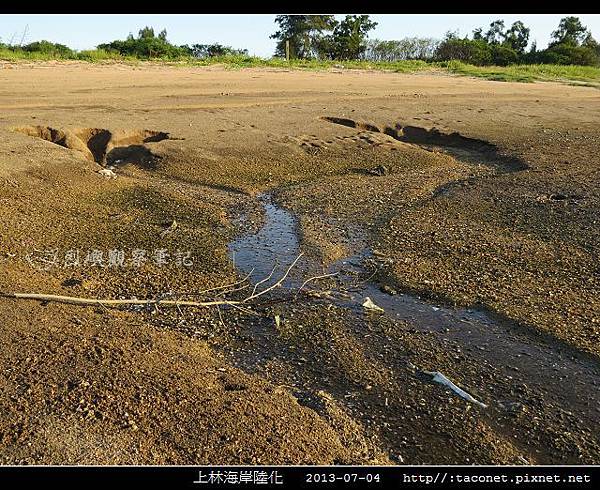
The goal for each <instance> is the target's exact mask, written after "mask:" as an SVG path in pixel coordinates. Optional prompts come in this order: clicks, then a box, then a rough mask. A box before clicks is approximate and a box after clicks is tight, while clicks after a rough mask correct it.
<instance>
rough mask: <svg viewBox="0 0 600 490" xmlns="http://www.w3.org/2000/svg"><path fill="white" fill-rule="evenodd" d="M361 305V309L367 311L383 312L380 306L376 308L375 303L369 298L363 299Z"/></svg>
mask: <svg viewBox="0 0 600 490" xmlns="http://www.w3.org/2000/svg"><path fill="white" fill-rule="evenodd" d="M362 305H363V308H365V309H367V310H371V311H379V312H384V311H385V310H384V309H383V308H382V307H381V306H377V305H376V304H375V303H373V301H371V298H369V297H368V296H367V297H366V298H365V302H364V303H363V304H362Z"/></svg>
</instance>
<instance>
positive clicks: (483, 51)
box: [434, 17, 600, 66]
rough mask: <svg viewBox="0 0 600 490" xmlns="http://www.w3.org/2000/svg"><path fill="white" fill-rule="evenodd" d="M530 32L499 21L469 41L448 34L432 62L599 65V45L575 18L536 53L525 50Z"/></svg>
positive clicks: (565, 20) (563, 23) (562, 24)
mask: <svg viewBox="0 0 600 490" xmlns="http://www.w3.org/2000/svg"><path fill="white" fill-rule="evenodd" d="M529 32H530V30H529V28H527V27H525V25H524V24H523V23H522V22H521V21H517V22H514V23H513V24H512V25H511V26H510V27H509V28H506V27H505V25H504V21H502V20H496V21H494V22H492V23H491V24H490V26H489V28H488V30H487V31H485V32H484V30H483V28H479V29H476V30H475V31H473V36H472V38H471V39H469V38H468V37H464V38H461V37H459V36H458V35H457V34H455V33H452V32H449V33H447V34H446V37H445V38H444V39H443V40H442V41H441V42H440V43H439V45H438V46H437V49H436V51H435V55H434V58H435V59H436V60H439V61H447V60H460V61H464V62H465V63H470V64H473V65H500V66H506V65H511V64H517V63H527V64H538V63H548V64H557V65H598V64H600V45H599V44H598V43H597V42H596V40H595V39H594V38H593V37H592V34H591V32H590V31H589V30H588V29H587V28H586V27H585V26H583V25H582V23H581V21H580V20H579V19H578V18H577V17H565V18H563V19H562V20H561V21H560V23H559V25H558V28H557V29H556V30H555V31H554V32H552V38H551V41H550V44H549V45H548V47H547V48H546V49H544V50H538V49H537V46H536V44H535V43H532V45H531V47H530V49H529V50H526V48H527V46H528V44H529Z"/></svg>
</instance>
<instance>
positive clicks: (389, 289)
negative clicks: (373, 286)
mask: <svg viewBox="0 0 600 490" xmlns="http://www.w3.org/2000/svg"><path fill="white" fill-rule="evenodd" d="M379 289H380V290H381V292H382V293H385V294H389V295H390V296H396V295H397V294H398V291H396V290H395V289H394V288H392V287H390V286H388V285H387V284H384V285H383V286H381V287H380V288H379Z"/></svg>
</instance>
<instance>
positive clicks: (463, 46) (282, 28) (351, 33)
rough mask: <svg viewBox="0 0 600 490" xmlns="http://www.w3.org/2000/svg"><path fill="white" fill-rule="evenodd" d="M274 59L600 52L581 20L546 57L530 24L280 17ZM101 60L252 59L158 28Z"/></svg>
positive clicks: (58, 51)
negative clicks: (436, 26) (436, 35)
mask: <svg viewBox="0 0 600 490" xmlns="http://www.w3.org/2000/svg"><path fill="white" fill-rule="evenodd" d="M275 24H276V25H277V31H276V32H275V33H274V34H272V35H271V36H270V37H271V39H275V40H276V49H275V56H277V57H288V56H289V58H290V59H305V60H310V59H316V60H341V61H343V60H366V61H374V62H393V61H399V60H426V61H449V60H459V61H463V62H465V63H470V64H473V65H501V66H506V65H511V64H524V63H527V64H542V63H548V64H559V65H600V44H599V43H598V42H597V41H596V40H595V39H594V38H593V37H592V34H591V32H590V31H589V30H588V29H587V27H585V26H584V25H583V24H582V23H581V21H580V19H579V18H577V17H565V18H563V19H561V21H560V23H559V25H558V28H557V29H556V30H555V31H554V32H552V37H551V41H550V43H549V45H548V46H547V47H546V48H545V49H542V50H539V49H538V48H537V46H536V44H535V42H534V43H532V44H531V45H530V43H529V35H530V29H529V28H528V27H526V26H525V25H524V24H523V22H521V21H517V22H514V23H513V24H512V25H510V26H509V27H507V26H505V24H504V21H503V20H495V21H494V22H492V23H491V24H490V25H489V26H488V27H487V29H484V28H478V29H475V30H474V31H473V33H472V35H471V37H469V36H464V37H460V36H459V35H458V34H457V33H454V32H448V33H447V34H446V35H445V37H444V38H443V39H441V40H436V39H431V38H418V37H410V38H405V39H400V40H389V41H384V40H379V39H369V33H370V32H371V31H372V30H373V29H375V27H376V26H377V23H376V22H374V21H373V20H371V18H370V16H369V15H346V16H345V17H344V18H343V19H342V20H337V19H336V18H335V16H333V15H277V16H276V17H275ZM0 49H4V50H13V51H21V52H24V53H41V54H43V55H47V56H48V57H57V58H77V57H78V53H77V52H75V51H73V50H71V49H70V48H69V47H67V46H65V45H63V44H58V43H52V42H49V41H36V42H32V43H30V44H27V45H24V46H20V45H6V44H2V43H1V42H0ZM97 49H98V50H100V51H99V52H100V53H107V54H108V55H109V56H110V55H118V56H123V57H135V58H140V59H151V58H162V59H181V58H190V57H193V58H199V59H206V58H214V57H220V56H248V50H246V49H234V48H232V47H230V46H224V45H222V44H219V43H214V44H193V45H191V46H190V45H181V46H177V45H175V44H173V43H171V42H169V41H168V39H167V31H166V30H164V29H163V30H162V31H160V32H159V33H158V35H157V34H155V32H154V29H153V28H152V27H144V28H143V29H141V30H140V31H139V32H138V34H137V36H134V35H133V34H130V35H129V36H128V37H127V38H126V39H125V40H115V41H112V42H109V43H103V44H99V45H98V46H97Z"/></svg>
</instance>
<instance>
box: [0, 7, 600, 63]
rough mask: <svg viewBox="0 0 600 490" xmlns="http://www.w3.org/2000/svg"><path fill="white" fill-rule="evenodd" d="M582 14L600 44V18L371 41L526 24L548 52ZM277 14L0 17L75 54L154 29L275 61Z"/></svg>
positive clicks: (459, 23)
mask: <svg viewBox="0 0 600 490" xmlns="http://www.w3.org/2000/svg"><path fill="white" fill-rule="evenodd" d="M567 15H577V16H578V17H579V18H581V20H582V22H583V24H584V25H586V26H587V27H588V28H589V29H590V30H591V31H592V33H593V34H594V35H595V37H596V39H598V40H600V14H581V15H578V14H564V15H556V14H526V15H503V14H473V15H467V14H444V15H441V14H385V15H373V16H372V18H373V19H374V20H375V21H377V22H378V23H379V25H378V26H377V28H376V29H375V31H373V32H372V33H371V37H376V38H379V39H400V38H403V37H407V36H421V37H435V38H441V37H442V36H443V35H444V33H445V32H446V31H448V30H456V29H458V30H459V32H460V33H461V34H470V33H471V31H472V30H473V29H475V28H476V27H479V26H487V25H488V24H489V23H490V22H491V21H493V20H495V19H504V20H505V22H506V24H507V25H509V24H511V23H512V22H514V21H515V20H522V21H523V22H524V23H525V25H527V26H528V27H530V28H531V40H532V41H533V40H536V41H537V43H538V47H544V46H545V45H546V44H547V43H548V40H549V38H550V33H551V32H552V31H553V30H554V29H555V28H556V26H557V25H558V22H559V20H560V19H561V17H565V16H567ZM273 19H274V15H268V14H256V15H247V14H246V15H237V14H210V15H209V14H185V15H184V14H169V15H165V14H152V15H150V14H72V15H67V14H60V15H48V14H45V15H44V14H15V15H7V14H3V15H1V16H0V39H1V40H2V41H4V42H8V41H10V40H11V38H12V39H13V41H14V42H16V43H19V42H20V40H21V37H22V34H23V31H24V30H25V27H26V26H27V29H28V34H27V37H26V41H25V42H31V41H35V40H40V39H47V40H48V41H53V42H59V43H62V44H66V45H68V46H70V47H72V48H75V49H88V48H93V47H95V46H96V45H97V44H100V43H102V42H107V41H112V40H114V39H124V38H125V37H126V36H127V35H128V34H129V33H130V32H133V33H137V31H138V30H139V29H140V28H142V27H144V26H146V25H150V26H153V27H154V28H155V31H157V32H158V31H160V30H161V29H163V28H166V29H167V33H168V38H169V40H170V41H171V42H174V43H175V44H194V43H201V44H205V43H213V42H220V43H222V44H226V45H231V46H233V47H239V48H241V47H245V48H248V50H249V52H250V53H251V54H256V55H259V56H270V55H272V54H273V50H274V45H275V43H274V42H273V41H272V40H271V39H269V35H270V34H271V33H273V32H274V31H275V25H274V23H273Z"/></svg>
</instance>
